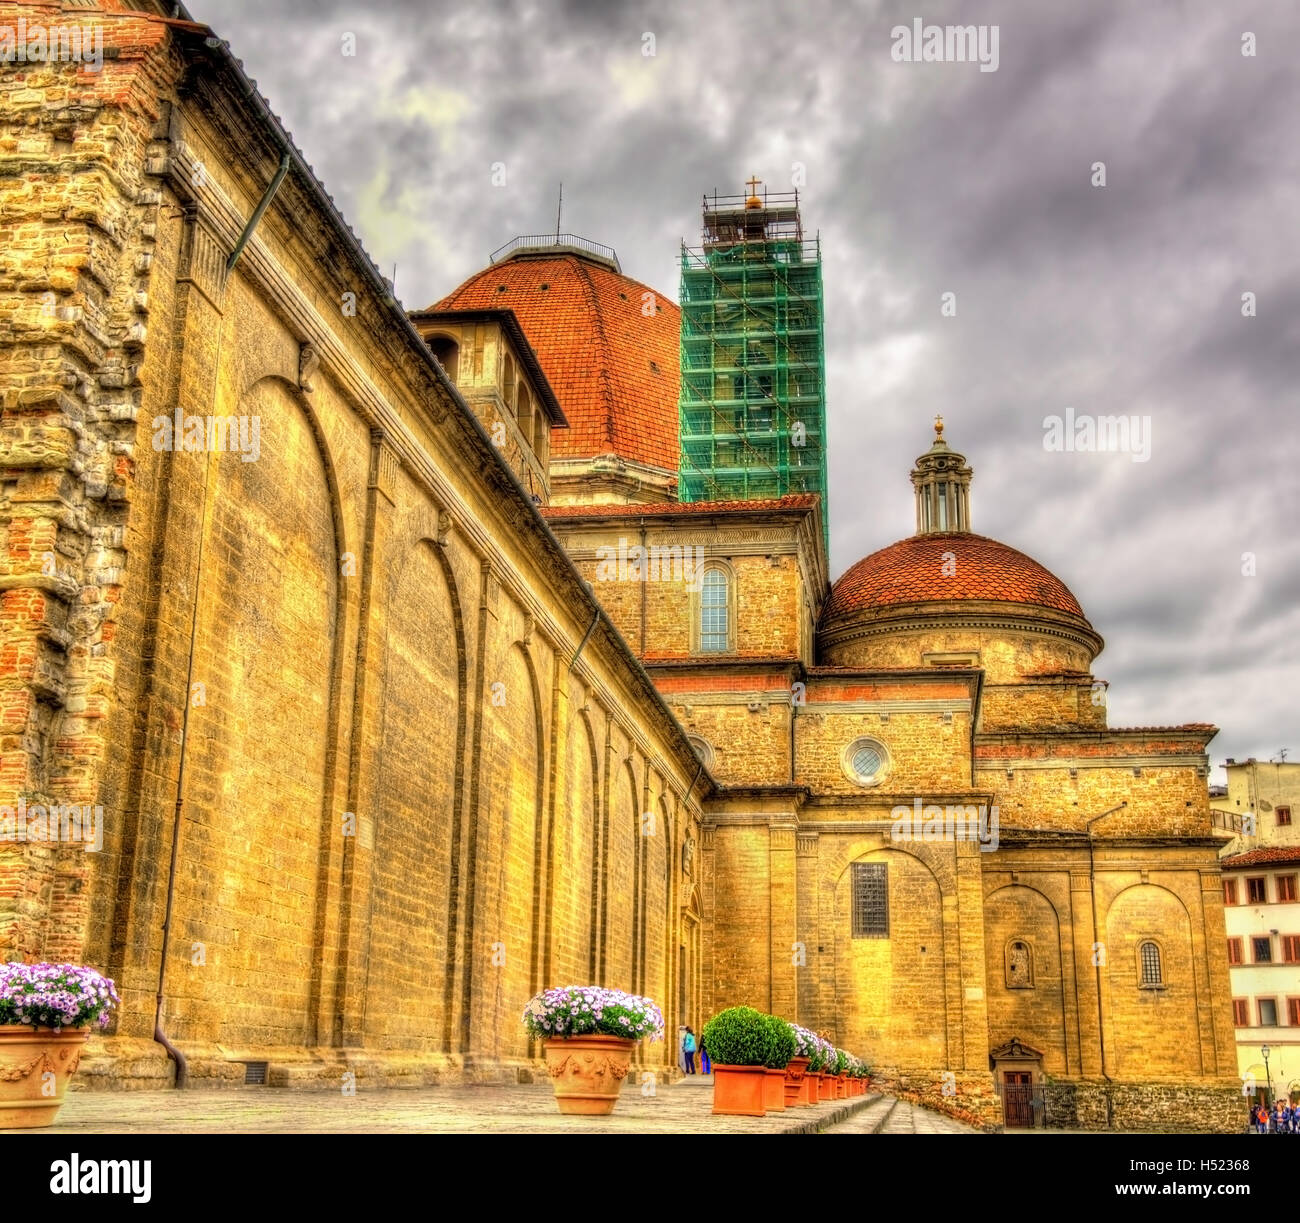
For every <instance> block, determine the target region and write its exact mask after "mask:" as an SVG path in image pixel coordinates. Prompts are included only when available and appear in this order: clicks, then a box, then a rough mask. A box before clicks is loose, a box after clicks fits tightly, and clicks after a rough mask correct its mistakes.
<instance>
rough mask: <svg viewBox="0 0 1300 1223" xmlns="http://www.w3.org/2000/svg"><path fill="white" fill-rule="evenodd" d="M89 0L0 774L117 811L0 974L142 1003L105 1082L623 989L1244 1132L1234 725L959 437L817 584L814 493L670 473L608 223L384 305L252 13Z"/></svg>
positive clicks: (19, 288)
mask: <svg viewBox="0 0 1300 1223" xmlns="http://www.w3.org/2000/svg"><path fill="white" fill-rule="evenodd" d="M103 8H104V14H103V15H102V20H103V24H104V25H105V27H106V30H105V40H106V42H107V43H108V44H109V47H110V48H111V54H108V55H107V56H106V60H105V65H104V68H103V71H102V72H97V73H96V72H89V71H87V70H86V69H85V68H84V67H83V66H80V65H76V64H35V65H28V66H27V70H26V71H25V72H24V73H23V74H22V80H20V81H17V80H15V81H13V82H12V87H7V88H6V90H5V92H4V93H3V94H2V95H0V125H2V127H3V131H4V133H5V137H6V139H7V140H8V141H9V142H10V143H9V146H8V147H9V148H10V150H11V152H10V155H9V156H10V159H11V164H14V165H18V163H19V162H20V163H21V165H20V166H19V169H18V171H15V172H13V173H11V175H10V177H9V178H8V179H6V180H5V188H6V189H5V191H4V194H3V196H0V229H2V230H3V235H2V236H3V238H4V250H5V252H6V254H5V256H4V260H5V268H4V274H3V276H2V277H0V305H3V307H4V308H3V310H0V341H3V343H2V344H0V386H2V387H3V391H4V399H3V415H2V418H0V480H2V485H0V529H2V530H3V532H4V536H3V539H4V542H3V553H2V555H0V566H2V568H0V578H2V579H3V587H2V590H3V598H2V600H0V640H2V641H3V648H4V652H3V657H2V658H0V698H2V703H0V715H2V716H3V719H4V721H3V725H4V737H3V740H0V777H3V779H4V795H3V797H0V803H5V804H8V803H11V802H12V803H13V805H14V806H15V807H16V806H17V804H18V803H19V801H20V800H21V802H22V804H23V805H24V807H25V808H31V807H33V806H37V807H42V808H53V807H59V806H62V805H66V804H83V805H86V804H89V805H95V806H98V807H102V809H103V823H102V827H103V842H102V845H100V846H99V847H98V848H97V849H94V850H93V851H92V852H87V850H86V849H85V848H84V847H83V846H81V845H74V844H67V843H61V842H49V841H19V840H8V841H2V842H0V951H2V952H3V953H4V954H5V956H6V957H13V958H23V959H58V960H75V961H78V962H83V963H88V964H93V965H94V966H95V967H97V968H99V969H101V970H103V971H105V972H107V973H108V974H109V975H112V976H113V977H115V978H116V979H117V981H118V985H119V990H120V992H121V994H122V997H123V1007H122V1009H121V1011H120V1013H119V1014H118V1015H117V1016H116V1017H115V1019H114V1022H113V1025H112V1026H111V1027H110V1029H109V1030H108V1032H107V1034H106V1035H105V1036H104V1037H102V1038H96V1039H95V1041H94V1042H93V1050H92V1055H91V1056H90V1057H88V1058H87V1060H86V1062H85V1063H84V1066H85V1071H84V1073H85V1077H86V1081H87V1082H88V1083H90V1084H92V1085H104V1086H113V1087H132V1086H157V1085H163V1084H166V1083H168V1082H172V1081H174V1080H175V1079H176V1078H177V1077H178V1076H180V1075H184V1076H186V1077H188V1079H189V1081H191V1082H207V1083H215V1082H240V1081H243V1079H244V1077H245V1075H246V1074H247V1073H249V1071H250V1067H251V1068H258V1069H265V1071H266V1075H267V1080H268V1081H269V1082H271V1083H273V1084H279V1085H297V1084H304V1085H324V1084H330V1083H334V1082H336V1081H337V1079H338V1076H339V1075H340V1074H342V1073H345V1072H349V1071H350V1072H352V1073H355V1074H356V1075H357V1082H358V1090H364V1088H365V1086H366V1085H368V1084H369V1085H377V1084H401V1083H428V1082H440V1081H450V1080H475V1079H494V1078H500V1077H502V1076H507V1077H511V1078H518V1077H528V1076H530V1075H532V1074H534V1073H536V1071H537V1067H538V1065H539V1062H538V1060H537V1050H535V1049H533V1048H530V1046H529V1044H528V1042H527V1040H526V1039H525V1037H524V1034H523V1031H522V1028H521V1026H520V1024H519V1014H520V1012H521V1011H522V1008H523V1005H524V1003H525V1002H526V1001H527V999H528V997H529V996H530V995H531V994H532V993H533V992H535V991H536V990H538V989H540V988H544V987H546V986H549V985H555V984H566V983H571V982H581V981H596V982H600V983H603V984H606V985H609V986H611V987H616V988H624V989H631V990H634V991H636V992H639V993H644V994H648V995H650V996H651V997H654V998H655V999H656V1000H657V1001H658V1002H660V1003H661V1005H662V1006H663V1009H664V1012H665V1017H666V1019H667V1020H668V1023H669V1030H670V1032H671V1031H673V1030H674V1029H675V1027H676V1025H677V1024H679V1023H690V1024H691V1025H692V1026H694V1027H695V1028H696V1029H697V1030H698V1029H699V1027H700V1025H701V1023H702V1022H703V1021H704V1020H705V1019H707V1018H708V1016H709V1015H711V1014H712V1013H714V1012H715V1011H716V1010H718V1009H720V1008H721V1007H724V1006H728V1005H733V1004H739V1003H745V1004H749V1005H754V1006H757V1007H760V1008H762V1009H764V1010H769V1011H773V1012H775V1013H779V1014H782V1015H785V1016H787V1017H788V1018H790V1019H794V1020H797V1021H798V1022H800V1023H802V1024H804V1025H805V1026H809V1027H813V1028H817V1029H820V1030H823V1031H825V1032H827V1033H828V1034H830V1035H831V1036H833V1038H834V1039H835V1041H836V1042H837V1043H838V1044H840V1045H842V1046H844V1047H847V1048H850V1049H852V1050H854V1051H855V1052H857V1053H859V1054H860V1055H862V1056H863V1057H865V1058H867V1059H868V1060H869V1061H870V1062H871V1064H872V1065H873V1067H875V1068H876V1071H877V1074H878V1077H879V1078H880V1079H881V1081H883V1082H885V1083H886V1084H888V1085H890V1086H892V1087H894V1088H896V1089H897V1090H900V1091H905V1092H909V1093H914V1094H915V1095H916V1096H918V1097H919V1098H923V1099H925V1100H926V1101H927V1102H932V1103H934V1104H935V1105H936V1106H937V1107H941V1108H945V1109H947V1110H949V1111H952V1112H956V1113H958V1114H960V1115H966V1116H970V1117H972V1118H974V1119H976V1120H978V1121H979V1122H980V1123H981V1124H984V1125H988V1126H996V1125H1011V1126H1018V1125H1026V1124H1048V1125H1063V1126H1083V1127H1088V1128H1106V1127H1108V1126H1109V1127H1115V1128H1143V1127H1149V1128H1157V1129H1158V1128H1161V1127H1162V1126H1173V1125H1178V1126H1180V1127H1181V1126H1189V1125H1190V1126H1198V1127H1201V1128H1209V1129H1224V1130H1228V1129H1235V1128H1239V1125H1238V1120H1239V1118H1238V1117H1237V1112H1238V1111H1239V1110H1238V1107H1237V1101H1238V1099H1239V1094H1238V1093H1239V1090H1240V1086H1239V1083H1238V1082H1237V1080H1236V1051H1235V1046H1234V1042H1233V1029H1232V1017H1231V1011H1230V1009H1229V1001H1228V1000H1229V997H1230V991H1229V988H1228V966H1227V962H1226V958H1225V956H1224V953H1223V948H1224V946H1225V926H1224V914H1223V885H1222V876H1221V874H1220V868H1219V864H1218V858H1217V850H1218V847H1219V845H1220V844H1221V841H1222V838H1221V837H1216V836H1215V835H1214V834H1213V833H1212V831H1211V827H1210V818H1209V806H1208V796H1207V788H1206V765H1207V759H1206V745H1207V743H1208V742H1209V740H1210V738H1211V737H1212V736H1213V734H1214V728H1213V727H1211V726H1209V725H1205V724H1190V725H1185V726H1178V727H1144V728H1127V729H1116V728H1109V727H1108V726H1107V723H1106V708H1105V685H1104V682H1103V681H1101V680H1099V679H1097V678H1096V677H1095V675H1094V673H1093V663H1094V660H1095V659H1096V657H1097V655H1098V653H1099V652H1100V650H1101V646H1102V642H1101V638H1100V636H1099V635H1098V634H1097V632H1096V631H1095V629H1094V628H1093V627H1092V625H1091V624H1090V623H1089V622H1088V620H1087V619H1086V617H1085V615H1084V613H1083V610H1082V608H1081V606H1080V604H1079V603H1078V602H1077V600H1076V599H1075V596H1074V594H1072V593H1071V592H1070V591H1069V590H1068V589H1067V588H1066V587H1065V586H1064V584H1063V583H1061V582H1060V581H1059V580H1058V579H1056V578H1055V577H1054V576H1053V575H1052V574H1051V573H1050V572H1049V571H1048V570H1047V569H1045V568H1043V567H1042V566H1041V565H1039V564H1037V563H1036V562H1035V561H1033V560H1031V559H1030V558H1029V557H1026V556H1024V555H1023V554H1022V553H1019V552H1017V551H1016V550H1015V549H1013V548H1010V547H1008V546H1006V545H1004V544H1000V543H998V542H996V541H993V540H990V539H987V538H985V537H982V536H979V535H977V534H974V533H973V531H972V526H971V524H972V474H973V473H972V470H971V468H970V466H968V465H967V462H966V459H965V457H964V456H963V455H961V454H960V453H958V452H957V451H955V450H953V449H951V448H950V447H949V445H948V443H947V441H946V440H945V438H944V436H943V430H942V427H939V428H937V429H936V433H935V437H934V440H933V442H932V443H931V444H930V445H929V446H928V448H926V449H924V453H923V454H922V455H921V456H920V457H919V458H918V459H917V461H916V463H915V466H914V467H913V469H912V472H911V480H912V484H913V495H914V497H915V501H916V514H917V527H916V533H915V534H914V535H913V536H911V537H910V538H908V539H905V540H902V541H899V542H897V543H895V544H892V545H890V546H889V547H885V548H882V549H880V550H878V551H875V552H873V553H871V554H870V555H868V556H866V557H865V559H863V560H862V561H860V562H858V563H857V564H855V565H853V566H852V567H850V568H849V569H848V570H847V572H845V573H844V574H843V576H841V577H840V578H839V579H838V580H836V581H835V582H834V583H832V582H831V581H830V573H829V565H828V558H827V555H826V548H825V543H824V531H823V506H822V503H821V499H820V497H819V496H817V495H815V494H811V493H787V494H784V495H780V496H778V497H775V498H772V499H767V500H746V501H708V500H704V501H699V500H696V501H690V502H686V501H681V500H679V499H678V497H677V479H676V476H677V472H678V468H679V457H680V454H679V437H678V428H677V423H678V421H677V412H678V399H679V394H680V374H679V365H678V362H679V341H678V336H679V328H680V321H679V314H678V311H677V307H676V306H675V305H674V303H673V302H672V301H671V300H670V299H668V298H667V297H665V296H664V295H662V294H660V293H658V292H657V291H656V290H654V289H653V288H652V287H649V286H645V285H642V284H640V283H638V282H636V281H634V280H632V279H631V278H630V277H627V276H624V275H623V273H622V270H621V268H620V267H619V265H618V261H617V256H616V255H614V253H613V252H612V251H610V250H609V249H608V248H603V247H600V246H599V245H597V244H595V243H590V242H587V241H586V240H583V239H565V240H564V241H561V240H559V239H557V240H556V242H554V243H547V244H546V245H545V246H542V247H538V246H536V245H532V244H530V243H529V242H528V241H521V242H517V243H515V244H511V246H510V247H508V248H503V250H502V251H501V252H498V254H497V256H496V257H495V259H494V261H493V262H492V263H491V264H490V265H489V266H488V267H486V268H485V269H484V270H483V271H482V272H480V273H478V274H476V275H475V276H474V277H471V278H470V279H469V280H468V281H466V282H465V283H464V284H463V285H461V286H459V287H458V288H457V289H455V290H454V291H452V292H451V293H449V294H448V295H447V296H446V297H445V298H444V299H443V300H441V301H439V302H437V303H436V304H434V305H433V306H431V307H430V308H428V309H427V310H421V311H417V312H415V313H413V314H411V315H409V316H408V315H407V314H406V313H405V312H404V311H403V310H402V309H401V307H400V306H399V305H398V304H397V303H396V302H395V301H394V300H393V296H392V292H391V286H389V285H387V284H386V282H385V281H384V280H383V278H382V277H381V276H380V274H379V273H378V272H377V270H376V269H375V268H374V266H373V264H372V263H371V261H370V260H369V258H368V257H367V256H366V254H365V252H364V250H363V249H362V248H361V246H360V244H359V242H358V241H357V239H356V238H355V236H354V235H353V234H352V233H351V231H350V230H349V229H348V227H347V226H346V224H345V222H344V221H343V219H342V217H341V216H340V215H339V214H338V212H337V210H336V209H335V208H334V205H333V203H332V201H331V200H330V198H329V196H328V195H327V194H326V193H325V191H324V189H323V188H322V187H321V185H320V183H319V182H318V181H317V180H316V178H315V176H314V174H313V173H312V171H311V169H310V167H309V166H308V165H307V163H306V161H305V160H304V158H303V156H302V154H301V153H300V152H299V150H297V149H296V147H295V146H294V145H293V143H292V141H291V139H290V138H289V137H288V135H287V133H285V132H284V130H283V128H282V126H281V125H280V124H279V122H278V120H276V118H275V116H274V115H273V114H272V113H271V112H270V110H269V108H268V107H267V105H266V103H265V102H264V101H263V100H262V99H261V98H260V96H259V95H258V94H257V92H256V89H255V88H254V87H253V85H252V83H251V82H249V81H248V80H247V78H246V76H245V75H244V73H243V71H242V68H241V67H240V65H239V63H238V61H237V60H235V59H234V58H233V56H232V55H231V54H230V52H229V50H228V49H227V48H226V47H225V45H224V44H222V43H220V41H219V40H217V39H215V38H214V37H213V36H212V32H211V31H210V30H208V29H207V28H206V27H204V26H201V25H198V24H197V23H194V22H191V21H189V20H188V19H187V18H185V17H184V16H183V15H181V16H176V15H174V12H175V11H176V10H174V6H172V5H170V4H168V5H166V6H163V5H154V4H150V3H145V2H143V0H142V3H141V4H140V7H139V8H138V9H131V8H128V7H127V6H126V5H124V4H121V3H108V2H106V3H105V4H104V6H103ZM19 9H21V11H22V13H23V14H24V15H25V16H26V18H27V19H28V20H29V21H30V20H32V19H33V18H39V19H40V20H43V21H46V22H47V23H55V22H60V23H64V24H66V23H69V22H71V23H76V22H90V21H96V20H100V19H101V15H94V14H88V13H86V11H85V10H80V9H77V8H75V7H73V6H71V5H60V4H59V3H55V2H53V0H51V2H49V3H44V4H28V5H22V6H16V7H15V6H6V7H5V8H4V9H3V10H2V11H3V12H4V13H9V12H11V11H12V12H17V11H18V10H19ZM181 12H182V14H183V10H181ZM10 84H11V82H10V81H6V85H7V86H8V85H10ZM14 158H17V161H16V162H15V161H13V159H14ZM261 205H264V207H260V206H261ZM253 218H256V222H255V224H254V225H252V226H250V219H253ZM830 428H831V432H832V433H833V413H832V415H831V420H830ZM976 458H977V459H978V456H976ZM903 474H904V473H903V472H902V471H901V470H900V472H899V482H900V487H903V485H902V480H903ZM866 543H867V541H865V540H864V545H865V544H866ZM638 1056H639V1058H640V1059H641V1062H642V1065H643V1066H644V1067H645V1068H647V1069H658V1070H659V1071H661V1072H662V1073H665V1074H669V1073H672V1068H673V1066H674V1062H675V1057H674V1052H673V1049H672V1047H671V1040H670V1041H669V1043H668V1046H667V1047H665V1046H648V1047H646V1048H644V1049H643V1050H641V1051H640V1053H639V1054H638Z"/></svg>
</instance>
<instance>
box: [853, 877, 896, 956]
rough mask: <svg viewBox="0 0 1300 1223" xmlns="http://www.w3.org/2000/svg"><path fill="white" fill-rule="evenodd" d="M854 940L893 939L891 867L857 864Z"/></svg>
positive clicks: (854, 885) (854, 888) (854, 891)
mask: <svg viewBox="0 0 1300 1223" xmlns="http://www.w3.org/2000/svg"><path fill="white" fill-rule="evenodd" d="M853 937H854V938H888V937H889V867H888V866H887V865H886V864H885V863H883V862H855V863H854V864H853Z"/></svg>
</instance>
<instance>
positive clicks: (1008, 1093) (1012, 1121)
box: [1002, 1070, 1034, 1130]
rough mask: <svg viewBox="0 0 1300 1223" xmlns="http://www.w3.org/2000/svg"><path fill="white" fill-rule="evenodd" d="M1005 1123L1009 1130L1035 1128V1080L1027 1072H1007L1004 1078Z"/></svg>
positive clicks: (1003, 1103) (1003, 1102)
mask: <svg viewBox="0 0 1300 1223" xmlns="http://www.w3.org/2000/svg"><path fill="white" fill-rule="evenodd" d="M1002 1105H1003V1110H1004V1114H1005V1115H1004V1122H1005V1124H1006V1127H1007V1129H1009V1130H1012V1129H1014V1130H1029V1129H1033V1128H1034V1088H1033V1078H1032V1076H1031V1075H1030V1074H1029V1072H1028V1071H1025V1070H1007V1071H1005V1072H1004V1073H1003V1076H1002Z"/></svg>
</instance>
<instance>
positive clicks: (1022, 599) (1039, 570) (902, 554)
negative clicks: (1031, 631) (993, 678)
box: [823, 531, 1083, 623]
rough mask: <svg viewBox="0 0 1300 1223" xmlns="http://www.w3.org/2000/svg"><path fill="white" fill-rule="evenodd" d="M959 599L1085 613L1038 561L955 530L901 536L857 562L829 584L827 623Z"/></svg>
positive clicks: (1077, 614)
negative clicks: (902, 606) (856, 614)
mask: <svg viewBox="0 0 1300 1223" xmlns="http://www.w3.org/2000/svg"><path fill="white" fill-rule="evenodd" d="M945 553H951V554H952V556H951V557H948V556H946V555H945ZM945 569H947V570H949V572H948V573H947V574H946V573H945ZM958 599H962V600H964V599H978V600H981V601H989V602H997V603H1025V604H1029V605H1031V606H1036V607H1045V608H1051V609H1052V610H1053V611H1058V612H1067V613H1070V614H1072V615H1075V616H1079V617H1081V618H1082V617H1083V609H1082V608H1081V607H1080V606H1079V603H1078V600H1077V599H1075V597H1074V596H1073V595H1072V594H1071V593H1070V591H1069V588H1068V587H1067V586H1066V585H1065V583H1064V582H1062V581H1061V579H1060V578H1058V577H1056V576H1055V575H1054V574H1052V573H1049V572H1048V571H1047V570H1046V569H1044V568H1043V566H1042V565H1040V564H1039V563H1038V562H1037V561H1035V560H1032V559H1030V558H1029V557H1028V556H1026V555H1025V554H1024V553H1023V552H1017V551H1016V550H1015V548H1009V547H1007V545H1006V544H1002V543H998V541H997V540H996V539H989V538H987V537H986V536H983V535H971V534H967V533H964V532H955V531H951V532H933V533H930V534H926V535H913V536H911V537H910V538H908V539H900V540H899V541H898V542H897V543H895V544H890V545H889V547H887V548H881V549H880V551H879V552H873V553H872V554H871V555H870V556H868V557H864V558H863V559H862V560H860V561H858V563H857V564H856V565H854V566H853V567H852V568H850V569H849V570H848V571H847V572H846V573H845V574H844V576H843V577H841V578H840V580H839V581H838V582H836V583H835V585H834V586H832V587H831V596H830V599H829V600H828V602H827V604H826V610H825V612H824V613H823V616H824V619H823V623H825V622H826V621H829V620H832V619H835V618H836V617H839V616H845V615H849V614H851V613H853V612H856V611H860V610H863V609H865V608H879V607H889V606H892V605H896V604H912V603H947V602H951V601H953V600H958Z"/></svg>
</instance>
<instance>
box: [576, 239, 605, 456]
mask: <svg viewBox="0 0 1300 1223" xmlns="http://www.w3.org/2000/svg"><path fill="white" fill-rule="evenodd" d="M569 257H570V258H572V259H573V262H574V264H575V265H576V271H577V273H578V275H579V277H580V278H581V280H582V283H583V285H584V286H585V287H586V292H587V298H588V300H589V301H590V303H591V313H592V315H593V316H594V317H595V320H596V331H597V333H598V334H599V336H600V347H601V353H600V361H599V362H598V364H597V370H598V371H599V374H600V384H601V391H602V396H603V398H604V400H605V436H606V438H607V439H608V440H609V444H610V445H611V446H615V445H616V442H615V440H614V388H613V386H612V385H611V384H610V378H609V369H610V366H611V365H612V364H613V363H614V350H613V348H612V347H611V345H610V342H609V336H608V335H607V334H606V332H605V312H604V310H603V309H602V308H601V304H600V295H599V294H598V293H597V292H596V286H595V285H594V284H593V283H592V280H591V276H590V274H589V273H588V271H587V268H586V265H585V264H584V263H583V262H582V260H581V259H579V258H578V257H577V256H576V255H573V256H569Z"/></svg>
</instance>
